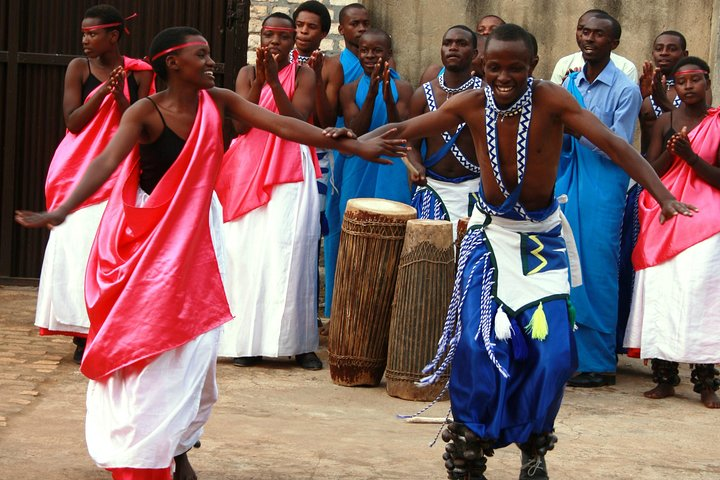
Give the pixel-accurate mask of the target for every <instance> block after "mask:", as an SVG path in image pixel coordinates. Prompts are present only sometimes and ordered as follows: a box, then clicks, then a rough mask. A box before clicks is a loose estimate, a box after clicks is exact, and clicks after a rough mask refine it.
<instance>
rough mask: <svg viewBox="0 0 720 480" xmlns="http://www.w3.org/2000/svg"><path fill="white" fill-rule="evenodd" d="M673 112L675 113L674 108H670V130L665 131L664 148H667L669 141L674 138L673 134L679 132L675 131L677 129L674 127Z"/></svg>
mask: <svg viewBox="0 0 720 480" xmlns="http://www.w3.org/2000/svg"><path fill="white" fill-rule="evenodd" d="M672 114H673V112H672V110H670V128H669V129H668V131H666V132H665V133H663V137H662V141H663V150H665V149H666V148H667V142H668V141H669V140H670V139H671V138H672V136H673V135H675V134H676V133H677V132H676V131H675V129H674V128H673V124H672Z"/></svg>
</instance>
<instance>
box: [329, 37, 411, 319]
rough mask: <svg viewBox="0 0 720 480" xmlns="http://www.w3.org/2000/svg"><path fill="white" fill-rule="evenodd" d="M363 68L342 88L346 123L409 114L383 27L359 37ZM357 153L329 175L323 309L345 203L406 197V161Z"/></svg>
mask: <svg viewBox="0 0 720 480" xmlns="http://www.w3.org/2000/svg"><path fill="white" fill-rule="evenodd" d="M359 53H360V61H361V63H362V68H363V72H364V74H363V75H362V76H361V77H360V78H359V79H357V80H355V81H354V82H352V83H348V84H345V85H343V87H342V88H341V89H340V104H341V107H342V111H343V115H344V118H345V124H346V125H347V126H348V128H350V129H351V130H352V131H354V132H355V133H356V134H359V135H362V134H364V133H366V132H368V131H370V130H372V129H374V128H377V127H380V126H382V125H385V124H386V123H388V122H397V121H400V120H403V119H404V118H406V117H407V111H408V105H409V102H410V97H412V87H411V86H410V84H409V83H408V82H406V81H404V80H401V79H400V78H399V76H398V75H397V73H395V71H394V70H392V69H391V68H390V65H389V60H390V59H391V58H392V42H391V40H390V37H389V36H388V34H387V33H385V32H383V31H382V30H377V29H370V30H367V31H366V32H365V33H364V34H363V35H362V36H361V37H360V41H359ZM368 166H369V164H368V162H364V161H363V160H362V159H361V158H360V157H357V156H355V157H341V158H340V159H336V162H335V168H334V170H333V174H332V180H331V185H332V186H331V192H330V197H329V200H328V208H327V216H328V223H329V228H330V233H329V234H328V235H327V236H326V237H325V285H326V288H325V311H326V313H329V312H330V310H331V308H332V293H333V287H334V280H335V264H336V261H337V254H338V248H339V245H340V228H341V225H342V219H343V216H344V214H345V206H346V205H347V202H348V200H350V199H352V198H361V197H370V198H384V199H387V200H395V201H398V202H403V203H408V204H409V203H410V188H409V182H408V176H407V171H406V168H405V165H404V164H403V163H402V162H401V161H400V160H399V159H395V160H394V161H393V164H392V165H387V166H385V165H383V166H379V165H378V166H370V168H368Z"/></svg>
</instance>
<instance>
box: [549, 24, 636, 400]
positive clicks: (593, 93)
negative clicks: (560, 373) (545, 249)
mask: <svg viewBox="0 0 720 480" xmlns="http://www.w3.org/2000/svg"><path fill="white" fill-rule="evenodd" d="M620 34H621V28H620V24H619V23H618V22H617V20H615V19H614V18H613V17H612V16H610V15H608V14H596V16H594V17H593V18H591V19H590V20H588V21H587V23H586V24H585V25H584V28H583V30H582V34H581V39H580V49H581V51H582V54H583V58H584V60H585V66H584V67H583V69H582V70H581V71H579V72H574V73H572V74H570V76H569V77H568V78H567V79H566V80H565V82H564V83H563V86H564V87H565V88H567V89H568V91H570V93H572V94H573V95H574V96H575V98H576V99H577V100H578V102H579V103H580V104H581V105H582V106H583V107H584V108H587V109H588V110H590V111H591V112H592V113H594V114H595V115H596V116H597V117H598V118H599V119H600V120H601V121H602V122H603V123H604V124H605V125H606V126H607V127H608V128H609V129H610V130H612V131H613V132H614V133H615V134H617V135H618V136H620V137H622V138H623V139H624V140H626V141H627V142H632V140H633V134H634V132H635V122H636V121H637V118H638V113H639V112H640V106H641V104H642V97H641V96H640V90H639V88H638V87H637V85H634V84H633V83H632V82H631V81H630V80H629V79H628V78H627V76H626V75H625V74H623V73H622V71H620V70H619V69H618V68H617V67H616V66H615V64H614V63H613V62H612V61H611V60H610V52H612V50H614V49H615V48H616V47H617V46H618V44H619V43H620ZM568 133H569V134H570V135H566V136H565V142H564V145H563V155H562V157H561V159H560V166H559V171H558V181H557V183H556V189H555V191H556V194H557V195H563V194H564V195H567V198H568V201H567V203H566V204H565V205H564V206H563V211H564V213H565V215H566V216H567V218H568V221H569V222H570V225H571V227H572V229H573V233H574V236H575V240H576V242H577V244H578V250H579V253H580V264H581V266H582V276H583V284H582V285H580V286H578V287H575V288H573V289H572V291H571V294H570V298H571V301H572V304H573V306H574V307H575V310H576V312H577V315H576V326H577V330H576V332H575V340H576V343H577V349H578V360H579V366H578V372H580V373H579V374H578V375H577V376H575V377H573V378H572V379H570V381H569V382H568V385H570V386H575V387H600V386H603V385H612V384H614V383H615V365H616V356H615V346H616V328H617V320H618V316H617V309H618V261H619V254H620V230H621V226H622V218H623V212H624V209H625V196H626V191H627V187H628V182H629V177H628V175H627V174H626V173H625V172H624V171H623V170H621V169H620V167H618V166H617V165H616V164H615V163H613V162H612V161H611V160H610V159H609V158H608V157H607V156H606V155H605V154H604V153H603V152H601V151H600V150H599V149H598V148H597V147H595V145H593V144H592V143H590V142H589V141H588V140H587V139H586V138H583V137H576V136H574V135H573V132H568Z"/></svg>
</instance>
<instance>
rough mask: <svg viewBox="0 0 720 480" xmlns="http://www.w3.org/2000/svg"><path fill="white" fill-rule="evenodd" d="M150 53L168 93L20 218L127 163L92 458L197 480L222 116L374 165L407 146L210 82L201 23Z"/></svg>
mask: <svg viewBox="0 0 720 480" xmlns="http://www.w3.org/2000/svg"><path fill="white" fill-rule="evenodd" d="M150 55H151V61H152V65H153V69H154V70H155V72H156V73H157V75H158V76H160V77H161V78H163V79H164V80H166V81H167V84H168V88H167V90H164V91H162V92H160V93H158V94H156V95H153V96H151V97H148V99H147V100H143V101H140V102H137V103H136V104H135V105H133V106H132V107H131V108H129V109H128V110H127V111H126V112H125V115H124V116H123V118H122V121H121V124H120V127H119V128H118V131H117V133H116V134H115V136H114V137H113V138H112V140H111V141H110V143H109V145H108V147H107V148H106V149H105V150H104V151H103V152H102V153H101V154H100V155H99V156H98V157H97V158H95V159H94V160H93V162H92V163H91V164H90V166H89V167H88V169H87V172H86V173H85V175H84V176H83V178H82V179H81V181H80V182H79V183H78V185H77V186H76V188H75V189H74V190H73V192H72V193H71V194H70V195H69V196H68V198H67V199H66V200H65V201H64V202H63V203H62V204H60V205H59V206H57V207H56V208H54V209H52V210H51V211H50V212H45V213H33V212H25V211H19V212H17V214H16V218H17V221H18V222H20V223H21V224H23V225H25V226H29V227H41V226H46V225H48V226H55V225H59V224H61V223H62V222H63V221H64V220H65V218H66V216H67V215H68V213H69V212H71V211H73V210H74V209H75V208H76V207H77V206H78V205H80V204H81V203H82V202H83V201H85V199H86V198H88V197H89V196H90V195H92V194H93V192H95V191H96V190H97V189H98V188H100V187H101V186H102V185H103V183H104V182H105V181H106V179H107V178H108V177H109V176H110V175H112V173H113V172H114V171H115V170H116V169H117V167H118V166H119V165H120V164H121V162H123V160H124V159H126V157H127V159H126V160H125V161H124V163H123V167H122V169H121V172H120V175H119V178H118V181H117V183H116V185H115V188H114V189H113V191H112V194H111V197H110V200H109V202H108V206H107V208H106V210H105V214H104V216H103V219H102V221H101V224H100V228H99V230H98V234H97V237H96V240H95V243H94V245H93V249H92V254H91V257H90V261H89V264H88V269H87V275H86V281H85V298H86V302H87V307H88V313H89V316H90V323H91V327H90V333H89V335H88V346H87V349H86V352H85V357H84V358H83V362H82V366H81V371H82V372H83V373H84V374H85V375H86V376H88V377H89V378H90V384H89V387H88V397H87V409H88V411H87V420H86V437H87V443H88V448H89V451H90V455H91V456H92V458H93V460H95V462H96V463H97V464H98V465H99V466H101V467H103V468H107V469H109V470H111V471H112V472H113V478H114V479H116V480H118V479H122V480H127V479H132V480H136V479H143V480H145V479H153V480H155V479H162V480H168V479H170V478H173V479H174V480H178V479H182V480H191V479H194V478H196V477H195V473H194V472H193V470H192V467H191V466H190V464H189V462H188V458H187V455H186V452H187V451H188V450H189V449H190V448H191V447H192V445H193V444H195V443H196V442H197V440H198V439H199V437H200V435H201V433H202V428H203V425H204V424H205V422H206V420H207V418H208V416H209V413H210V410H211V407H212V405H213V404H214V402H215V400H216V399H217V388H216V384H215V358H216V353H217V342H218V336H219V329H218V327H219V326H220V325H222V324H223V323H225V322H227V321H228V320H230V318H231V315H230V310H229V307H228V303H227V300H226V298H225V293H224V291H223V286H222V282H221V279H220V273H219V269H218V263H217V259H216V256H215V253H214V249H213V244H212V239H211V235H210V225H209V223H210V219H209V211H210V202H211V196H212V192H213V188H214V186H215V180H216V177H217V173H218V170H219V168H220V163H221V161H222V156H223V143H222V128H221V126H222V118H223V117H224V115H225V114H228V115H229V116H230V117H232V118H234V119H236V120H239V121H242V122H245V123H247V124H249V125H251V126H253V127H257V128H262V129H266V130H268V131H270V132H272V133H274V134H275V135H278V136H282V137H285V138H288V139H290V140H292V141H295V142H300V143H303V144H308V145H315V146H319V147H324V148H332V149H339V150H341V151H346V152H350V153H353V154H355V155H362V156H363V157H365V158H368V159H370V160H372V161H377V162H384V160H382V159H381V158H380V156H381V155H393V154H397V153H399V152H400V151H402V150H404V147H402V143H403V142H404V141H403V140H399V141H394V140H386V139H385V138H383V137H381V138H379V139H378V140H377V141H371V142H368V143H362V142H359V141H357V140H354V139H352V138H349V136H346V137H344V138H336V137H331V136H329V135H326V134H324V133H323V131H322V130H320V129H319V128H317V127H314V126H312V125H310V124H308V123H306V122H303V121H301V120H298V119H295V118H290V117H286V116H280V115H276V114H273V113H271V112H269V111H268V110H265V109H263V108H261V107H258V106H257V105H254V104H252V103H250V102H248V101H246V100H244V99H243V98H242V97H240V96H238V95H237V94H235V93H234V92H232V91H230V90H225V89H221V88H214V87H215V80H214V76H213V69H214V66H215V62H214V61H213V60H212V58H211V57H210V47H209V45H208V43H207V40H206V39H205V38H204V37H203V36H202V35H201V34H200V32H198V31H197V30H195V29H192V28H188V27H176V28H171V29H167V30H164V31H162V32H161V33H160V34H158V35H157V36H156V37H155V39H154V40H153V42H152V45H151V47H150ZM173 467H174V473H172V474H171V472H172V470H173Z"/></svg>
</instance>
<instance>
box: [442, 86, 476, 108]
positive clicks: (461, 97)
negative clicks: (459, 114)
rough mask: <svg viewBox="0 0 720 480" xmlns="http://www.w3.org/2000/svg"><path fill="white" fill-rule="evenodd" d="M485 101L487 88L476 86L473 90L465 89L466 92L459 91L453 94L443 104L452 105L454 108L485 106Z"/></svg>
mask: <svg viewBox="0 0 720 480" xmlns="http://www.w3.org/2000/svg"><path fill="white" fill-rule="evenodd" d="M485 103H486V98H485V90H484V89H482V88H474V89H471V90H465V91H464V92H461V93H458V94H457V95H453V96H452V97H450V99H449V100H448V101H447V102H445V103H444V104H443V106H445V105H449V106H450V107H454V108H457V107H462V108H469V107H472V108H485ZM463 105H465V106H463ZM448 108H449V107H448Z"/></svg>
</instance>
